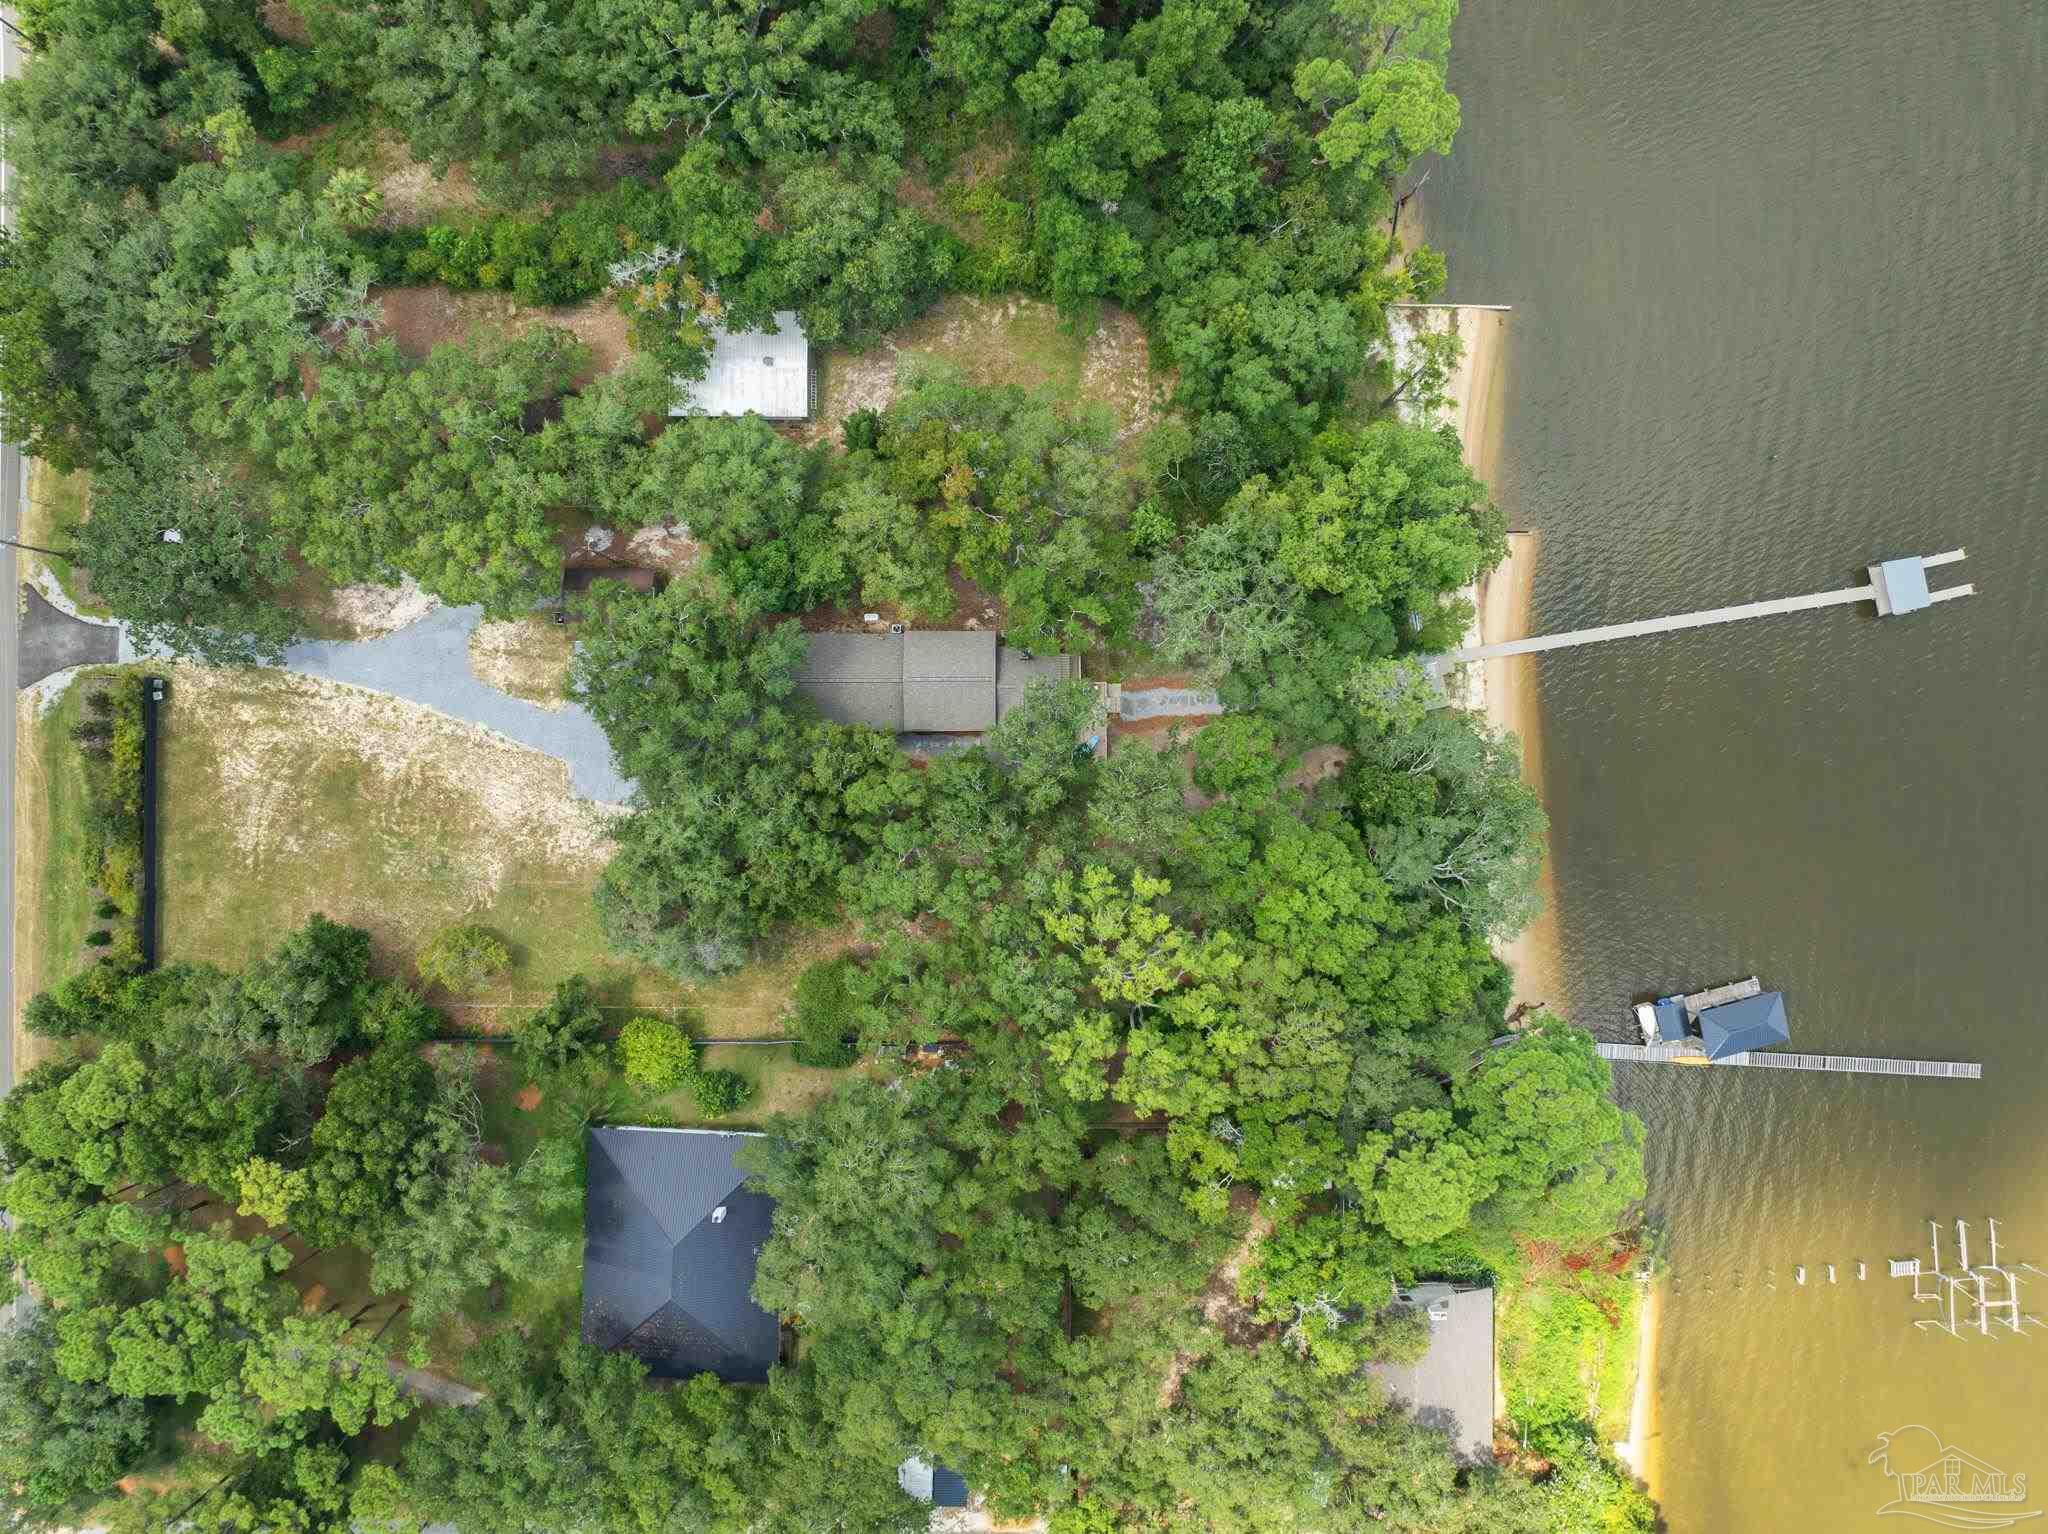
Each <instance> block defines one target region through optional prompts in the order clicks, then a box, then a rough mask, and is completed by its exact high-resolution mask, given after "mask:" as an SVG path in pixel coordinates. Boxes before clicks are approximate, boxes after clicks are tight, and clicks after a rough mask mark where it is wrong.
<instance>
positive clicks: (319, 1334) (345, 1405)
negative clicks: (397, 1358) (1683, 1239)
mask: <svg viewBox="0 0 2048 1534" xmlns="http://www.w3.org/2000/svg"><path fill="white" fill-rule="evenodd" d="M241 1385H242V1389H243V1390H244V1391H246V1392H247V1394H248V1396H249V1397H250V1398H251V1399H252V1400H254V1401H255V1402H257V1403H260V1404H261V1405H262V1406H263V1407H264V1408H266V1409H267V1412H268V1414H269V1416H268V1422H267V1424H266V1425H267V1427H268V1429H269V1431H270V1432H271V1433H276V1432H278V1431H279V1430H280V1429H281V1428H282V1429H285V1430H286V1431H289V1428H288V1426H287V1425H288V1424H291V1423H293V1422H295V1421H303V1420H304V1419H306V1418H308V1417H314V1416H325V1417H327V1418H329V1419H331V1420H332V1421H333V1423H334V1425H335V1427H336V1428H338V1429H340V1431H341V1432H342V1433H343V1434H344V1435H345V1436H348V1437H354V1436H355V1435H356V1434H358V1433H360V1432H362V1431H363V1429H364V1428H366V1427H370V1426H373V1425H374V1426H376V1427H390V1426H391V1425H392V1424H393V1423H396V1422H400V1421H403V1420H404V1419H405V1418H406V1417H407V1416H408V1415H410V1413H411V1411H412V1405H413V1402H412V1398H411V1397H410V1396H409V1395H408V1394H407V1393H406V1390H405V1387H404V1386H403V1385H402V1384H401V1383H400V1382H399V1381H398V1380H397V1379H396V1378H394V1377H393V1376H392V1374H391V1371H390V1370H389V1369H388V1368H387V1367H385V1358H384V1353H383V1350H382V1349H380V1348H378V1347H376V1346H375V1345H374V1344H373V1343H372V1342H371V1340H370V1337H369V1334H368V1333H361V1334H358V1333H356V1331H355V1329H354V1326H353V1323H352V1322H351V1321H350V1319H349V1318H348V1317H346V1316H343V1315H340V1314H336V1313H330V1314H327V1315H320V1316H286V1317H285V1318H284V1319H283V1320H281V1321H280V1322H278V1324H277V1325H276V1326H275V1327H274V1328H272V1329H270V1330H269V1331H267V1332H265V1333H264V1334H263V1335H262V1336H260V1337H259V1338H258V1339H257V1340H256V1342H255V1343H254V1345H252V1346H251V1347H250V1349H249V1350H248V1352H247V1354H246V1355H244V1357H243V1360H242V1378H241ZM202 1420H204V1419H202Z"/></svg>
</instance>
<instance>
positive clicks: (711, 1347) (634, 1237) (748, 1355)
mask: <svg viewBox="0 0 2048 1534" xmlns="http://www.w3.org/2000/svg"><path fill="white" fill-rule="evenodd" d="M759 1138H760V1136H759V1135H750V1134H734V1133H725V1132H721V1131H717V1130H709V1129H639V1128H619V1129H593V1130H591V1131H590V1145H589V1150H590V1156H589V1166H588V1170H587V1172H586V1174H585V1185H584V1204H583V1340H584V1341H585V1342H587V1343H590V1344H591V1345H592V1346H594V1347H600V1348H616V1349H619V1350H621V1351H623V1352H627V1353H631V1354H633V1355H634V1356H635V1357H636V1358H639V1359H640V1360H641V1361H642V1362H644V1363H645V1364H646V1365H647V1367H648V1371H649V1372H650V1373H652V1374H653V1375H655V1376H656V1377H658V1378H661V1379H687V1378H689V1377H690V1376H692V1375H696V1374H715V1375H717V1376H718V1377H719V1378H720V1379H722V1380H727V1381H730V1382H733V1383H741V1384H759V1383H761V1382H763V1381H765V1380H766V1379H767V1378H768V1369H769V1366H770V1365H772V1364H773V1363H774V1362H775V1361H776V1358H777V1356H778V1355H779V1353H780V1350H781V1341H782V1328H781V1323H780V1322H779V1321H778V1320H777V1319H776V1318H775V1317H774V1316H772V1315H770V1314H769V1313H768V1312H767V1311H765V1310H763V1309H762V1308H761V1307H760V1306H759V1305H756V1304H755V1303H754V1297H753V1293H752V1291H753V1285H754V1268H755V1264H756V1263H757V1262H758V1261H759V1259H760V1253H761V1248H762V1246H763V1245H764V1244H765V1243H766V1242H767V1240H768V1236H769V1232H770V1230H771V1228H772V1225H773V1220H774V1212H775V1201H774V1200H773V1199H771V1198H769V1197H767V1196H766V1195H765V1194H760V1193H754V1192H751V1191H749V1190H748V1188H747V1187H746V1186H745V1184H746V1180H747V1174H746V1173H745V1172H743V1171H741V1170H740V1169H739V1167H738V1166H736V1165H735V1164H734V1162H733V1156H734V1154H735V1153H736V1152H737V1151H738V1150H739V1149H740V1147H741V1146H743V1145H746V1144H748V1143H749V1142H751V1141H754V1140H758V1139H759Z"/></svg>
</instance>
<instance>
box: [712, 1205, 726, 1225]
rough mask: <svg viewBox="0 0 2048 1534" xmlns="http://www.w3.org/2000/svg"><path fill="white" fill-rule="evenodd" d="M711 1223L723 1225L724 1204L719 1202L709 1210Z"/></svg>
mask: <svg viewBox="0 0 2048 1534" xmlns="http://www.w3.org/2000/svg"><path fill="white" fill-rule="evenodd" d="M711 1223H712V1224H713V1225H723V1224H724V1223H725V1205H723V1204H720V1205H719V1206H718V1207H717V1208H716V1209H714V1210H712V1211H711Z"/></svg>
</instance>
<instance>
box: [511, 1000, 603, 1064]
mask: <svg viewBox="0 0 2048 1534" xmlns="http://www.w3.org/2000/svg"><path fill="white" fill-rule="evenodd" d="M604 1031H605V1020H604V1009H603V1007H601V1006H600V1005H598V1001H597V997H596V994H595V993H594V992H593V991H592V990H591V988H590V982H589V981H588V980H586V979H584V978H583V977H582V976H581V975H571V976H569V977H568V979H566V980H558V981H556V982H555V994H554V998H553V1000H551V1001H550V1002H549V1003H548V1004H547V1005H546V1006H544V1007H541V1008H539V1009H537V1010H536V1011H533V1012H529V1013H528V1014H527V1015H526V1016H525V1017H524V1018H523V1019H521V1020H520V1021H519V1022H518V1023H515V1024H514V1025H513V1028H512V1047H513V1048H514V1049H516V1050H517V1051H518V1052H519V1058H520V1059H521V1061H523V1062H524V1064H525V1066H526V1068H527V1070H529V1071H531V1072H533V1073H534V1074H536V1075H538V1074H540V1073H541V1072H543V1071H559V1070H562V1069H563V1068H565V1067H566V1066H569V1065H573V1064H574V1063H575V1062H576V1061H578V1060H581V1059H583V1058H585V1057H586V1056H588V1055H590V1054H593V1053H595V1052H596V1050H597V1049H598V1048H599V1047H600V1046H601V1044H602V1041H603V1038H604Z"/></svg>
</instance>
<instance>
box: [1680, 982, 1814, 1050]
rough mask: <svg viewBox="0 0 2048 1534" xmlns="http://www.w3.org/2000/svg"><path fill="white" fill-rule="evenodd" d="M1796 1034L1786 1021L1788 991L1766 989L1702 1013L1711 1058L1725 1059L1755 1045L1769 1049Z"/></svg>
mask: <svg viewBox="0 0 2048 1534" xmlns="http://www.w3.org/2000/svg"><path fill="white" fill-rule="evenodd" d="M1791 1037H1792V1030H1791V1028H1790V1027H1789V1026H1788V1025H1787V1024H1786V1022H1785V993H1784V992H1783V991H1765V992H1764V993H1763V995H1761V996H1746V997H1744V998H1743V999H1742V1000H1741V1001H1730V1002H1724V1003H1723V1004H1722V1005H1720V1006H1718V1007H1709V1008H1707V1010H1706V1011H1704V1012H1702V1013H1701V1014H1700V1038H1701V1040H1702V1041H1703V1042H1704V1043H1705V1044H1706V1046H1707V1058H1708V1059H1709V1060H1721V1059H1725V1058H1726V1057H1727V1056H1729V1055H1739V1054H1742V1053H1744V1052H1745V1051H1748V1050H1752V1049H1768V1048H1770V1046H1771V1045H1773V1044H1783V1043H1784V1042H1785V1041H1786V1040H1787V1039H1789V1038H1791Z"/></svg>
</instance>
